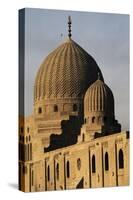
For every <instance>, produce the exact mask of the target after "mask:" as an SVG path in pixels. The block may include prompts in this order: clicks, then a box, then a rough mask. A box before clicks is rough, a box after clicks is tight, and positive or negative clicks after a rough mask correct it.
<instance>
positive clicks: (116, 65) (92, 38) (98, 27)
mask: <svg viewBox="0 0 133 200" xmlns="http://www.w3.org/2000/svg"><path fill="white" fill-rule="evenodd" d="M68 15H71V18H72V39H73V40H74V41H76V42H77V43H78V44H79V45H80V46H81V47H83V48H84V49H85V50H86V51H87V52H88V53H89V54H90V55H92V56H93V57H94V59H95V60H96V62H97V64H98V65H99V67H100V69H101V71H102V73H103V76H104V80H105V82H106V84H107V85H108V86H109V87H110V88H111V90H112V91H113V94H114V97H115V116H116V118H117V119H118V120H119V122H120V123H121V124H122V128H123V129H129V15H124V14H106V13H94V12H91V13H90V12H77V11H58V10H44V9H29V8H28V9H26V15H25V16H26V22H25V28H26V29H25V30H26V31H25V55H26V56H25V67H26V71H25V113H26V115H30V114H31V113H32V110H33V87H34V80H35V76H36V73H37V70H38V69H39V66H40V64H41V63H42V61H43V60H44V59H45V57H46V56H47V55H48V54H49V53H50V52H51V51H52V50H53V49H55V48H56V47H58V46H59V45H60V44H61V43H63V41H64V40H65V39H66V38H67V34H68V31H67V30H68V27H67V18H68Z"/></svg>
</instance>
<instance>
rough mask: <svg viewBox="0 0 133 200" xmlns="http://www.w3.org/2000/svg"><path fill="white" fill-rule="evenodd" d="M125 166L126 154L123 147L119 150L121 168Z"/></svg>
mask: <svg viewBox="0 0 133 200" xmlns="http://www.w3.org/2000/svg"><path fill="white" fill-rule="evenodd" d="M123 168H124V155H123V151H122V149H120V150H119V169H123Z"/></svg>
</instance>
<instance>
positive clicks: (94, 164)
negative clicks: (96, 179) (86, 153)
mask: <svg viewBox="0 0 133 200" xmlns="http://www.w3.org/2000/svg"><path fill="white" fill-rule="evenodd" d="M95 172H96V160H95V155H93V156H92V173H95Z"/></svg>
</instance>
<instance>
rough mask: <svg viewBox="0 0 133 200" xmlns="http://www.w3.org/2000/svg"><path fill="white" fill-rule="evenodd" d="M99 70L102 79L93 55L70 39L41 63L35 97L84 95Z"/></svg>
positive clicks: (79, 96)
mask: <svg viewBox="0 0 133 200" xmlns="http://www.w3.org/2000/svg"><path fill="white" fill-rule="evenodd" d="M98 72H99V73H100V76H101V79H102V80H103V76H102V74H101V71H100V69H99V67H98V65H97V63H96V62H95V60H94V59H93V58H92V56H90V55H89V54H88V53H87V52H86V51H85V50H84V49H83V48H81V47H80V46H79V45H78V44H77V43H76V42H74V41H73V40H72V39H71V38H69V39H68V40H66V41H65V42H64V43H63V44H61V45H60V46H59V47H58V48H57V49H55V50H54V51H53V52H52V53H50V54H49V55H48V56H47V57H46V59H45V60H44V61H43V63H42V64H41V66H40V69H39V71H38V73H37V76H36V80H35V86H34V100H35V102H36V101H38V100H42V99H54V98H56V99H62V98H73V97H74V98H77V97H78V98H83V96H84V94H85V92H86V90H87V89H88V87H89V86H90V85H91V84H92V83H93V82H94V81H95V80H96V79H97V74H98Z"/></svg>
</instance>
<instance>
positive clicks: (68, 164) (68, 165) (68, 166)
mask: <svg viewBox="0 0 133 200" xmlns="http://www.w3.org/2000/svg"><path fill="white" fill-rule="evenodd" d="M69 177H70V163H69V161H67V178H69Z"/></svg>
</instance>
